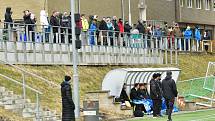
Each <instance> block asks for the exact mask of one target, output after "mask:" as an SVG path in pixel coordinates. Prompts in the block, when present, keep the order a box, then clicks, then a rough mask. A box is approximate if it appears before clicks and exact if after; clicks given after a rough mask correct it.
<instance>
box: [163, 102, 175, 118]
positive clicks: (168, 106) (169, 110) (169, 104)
mask: <svg viewBox="0 0 215 121" xmlns="http://www.w3.org/2000/svg"><path fill="white" fill-rule="evenodd" d="M165 102H166V107H167V109H166V113H167V115H168V119H169V120H171V119H172V117H171V116H172V110H173V106H174V102H175V99H165Z"/></svg>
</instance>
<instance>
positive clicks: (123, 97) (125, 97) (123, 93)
mask: <svg viewBox="0 0 215 121" xmlns="http://www.w3.org/2000/svg"><path fill="white" fill-rule="evenodd" d="M120 101H121V102H122V103H125V101H128V102H130V99H129V97H128V95H127V93H126V84H125V83H124V85H123V88H122V91H121V93H120Z"/></svg>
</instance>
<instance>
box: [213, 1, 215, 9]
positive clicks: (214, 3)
mask: <svg viewBox="0 0 215 121" xmlns="http://www.w3.org/2000/svg"><path fill="white" fill-rule="evenodd" d="M213 8H214V11H215V0H214V2H213Z"/></svg>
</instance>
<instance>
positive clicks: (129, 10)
mask: <svg viewBox="0 0 215 121" xmlns="http://www.w3.org/2000/svg"><path fill="white" fill-rule="evenodd" d="M128 12H129V13H128V21H129V25H130V26H131V0H128Z"/></svg>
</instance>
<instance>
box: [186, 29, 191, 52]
mask: <svg viewBox="0 0 215 121" xmlns="http://www.w3.org/2000/svg"><path fill="white" fill-rule="evenodd" d="M191 38H192V30H191V28H190V26H187V29H186V30H185V32H184V39H185V41H186V44H185V45H184V49H186V50H188V49H190V48H188V46H189V44H190V43H189V42H190V41H191Z"/></svg>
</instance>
